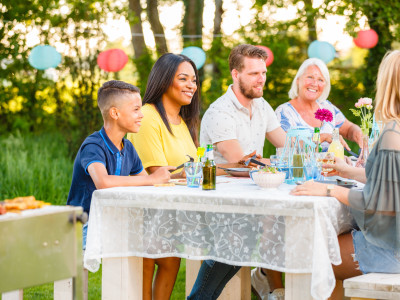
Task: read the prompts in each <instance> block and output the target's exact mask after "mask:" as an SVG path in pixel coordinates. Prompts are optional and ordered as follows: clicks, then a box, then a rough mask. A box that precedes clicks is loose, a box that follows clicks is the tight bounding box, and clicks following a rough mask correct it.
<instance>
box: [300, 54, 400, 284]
mask: <svg viewBox="0 0 400 300" xmlns="http://www.w3.org/2000/svg"><path fill="white" fill-rule="evenodd" d="M376 88H377V90H376V96H375V102H376V105H375V116H376V119H377V120H378V121H382V122H383V124H384V129H383V132H382V133H381V135H380V137H379V140H378V141H377V143H376V144H375V146H374V148H373V149H372V151H371V153H370V156H369V157H368V160H367V164H366V167H365V169H363V168H355V167H352V166H349V165H347V164H346V163H345V162H343V161H342V160H340V159H337V158H335V164H333V165H326V166H325V167H329V168H333V169H334V171H333V172H332V173H331V175H339V176H342V177H346V178H353V179H356V180H358V181H361V182H364V183H365V186H364V188H363V190H362V191H359V190H349V189H346V188H343V187H340V186H334V185H329V184H328V185H326V184H321V183H316V182H312V181H308V182H306V183H305V184H303V185H301V186H297V187H296V188H295V189H293V191H292V194H294V195H315V196H316V195H318V196H330V197H335V198H336V199H338V201H340V202H342V203H343V204H345V205H348V206H349V207H350V211H351V212H352V215H353V216H354V219H355V221H356V223H357V225H358V227H359V228H358V229H357V230H354V231H353V232H351V233H347V234H343V235H340V236H339V246H340V251H341V257H342V264H340V265H338V266H333V271H334V273H335V276H336V278H337V279H340V280H344V279H346V278H349V277H353V276H356V275H361V274H365V273H372V272H376V273H400V51H399V50H396V51H391V52H388V53H387V54H386V55H385V57H384V58H383V60H382V62H381V64H380V66H379V71H378V77H377V82H376Z"/></svg>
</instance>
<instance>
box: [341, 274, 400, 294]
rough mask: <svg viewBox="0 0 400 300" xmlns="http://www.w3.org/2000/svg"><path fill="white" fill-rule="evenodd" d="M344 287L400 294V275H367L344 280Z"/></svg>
mask: <svg viewBox="0 0 400 300" xmlns="http://www.w3.org/2000/svg"><path fill="white" fill-rule="evenodd" d="M344 287H345V288H346V289H347V288H351V289H362V290H376V291H387V292H400V274H384V273H369V274H365V275H360V276H356V277H353V278H349V279H346V280H345V281H344Z"/></svg>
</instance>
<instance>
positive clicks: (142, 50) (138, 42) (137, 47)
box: [129, 0, 147, 59]
mask: <svg viewBox="0 0 400 300" xmlns="http://www.w3.org/2000/svg"><path fill="white" fill-rule="evenodd" d="M129 10H130V11H131V12H133V14H134V16H135V19H134V20H133V22H130V23H131V24H130V25H131V32H132V45H133V50H134V51H135V53H134V55H135V58H136V59H139V58H141V57H142V55H143V54H147V48H146V44H145V42H144V34H143V27H142V19H141V16H140V15H141V13H142V6H141V5H140V0H129Z"/></svg>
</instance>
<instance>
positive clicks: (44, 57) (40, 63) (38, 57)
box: [28, 45, 61, 70]
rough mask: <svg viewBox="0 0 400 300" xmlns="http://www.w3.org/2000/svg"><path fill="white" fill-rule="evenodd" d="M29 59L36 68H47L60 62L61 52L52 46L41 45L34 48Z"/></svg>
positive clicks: (53, 66)
mask: <svg viewBox="0 0 400 300" xmlns="http://www.w3.org/2000/svg"><path fill="white" fill-rule="evenodd" d="M28 61H29V63H30V65H31V66H32V67H34V68H35V69H38V70H46V69H49V68H55V67H57V66H58V65H59V64H60V62H61V54H60V53H59V52H57V50H56V48H54V47H52V46H49V45H39V46H36V47H34V48H33V49H32V51H31V54H30V55H29V58H28Z"/></svg>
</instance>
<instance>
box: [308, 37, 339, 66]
mask: <svg viewBox="0 0 400 300" xmlns="http://www.w3.org/2000/svg"><path fill="white" fill-rule="evenodd" d="M307 53H308V56H309V57H316V58H319V59H321V60H322V61H324V62H325V63H326V64H327V63H328V62H330V61H331V60H332V59H334V57H335V54H336V50H335V47H333V46H332V45H331V44H329V43H328V42H321V41H313V42H312V43H311V44H310V46H308V50H307Z"/></svg>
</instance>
